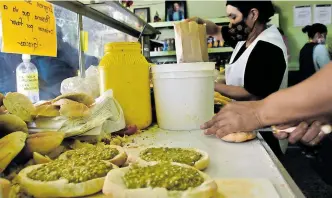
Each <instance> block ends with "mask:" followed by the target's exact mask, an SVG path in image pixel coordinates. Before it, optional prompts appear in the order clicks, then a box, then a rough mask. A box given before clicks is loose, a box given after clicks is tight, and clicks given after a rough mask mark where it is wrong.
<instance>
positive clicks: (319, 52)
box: [313, 44, 330, 70]
mask: <svg viewBox="0 0 332 198" xmlns="http://www.w3.org/2000/svg"><path fill="white" fill-rule="evenodd" d="M313 58H314V63H315V67H316V70H319V69H321V68H322V67H324V65H326V64H328V63H329V62H330V55H329V52H328V51H327V49H326V47H325V45H323V44H319V45H317V46H316V47H315V48H314V52H313Z"/></svg>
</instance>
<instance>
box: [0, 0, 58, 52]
mask: <svg viewBox="0 0 332 198" xmlns="http://www.w3.org/2000/svg"><path fill="white" fill-rule="evenodd" d="M0 6H1V15H2V42H3V43H2V52H9V53H18V54H30V55H39V56H53V57H56V56H57V37H56V24H55V16H54V9H53V5H52V4H50V3H48V2H46V1H31V0H24V1H23V0H22V1H0Z"/></svg>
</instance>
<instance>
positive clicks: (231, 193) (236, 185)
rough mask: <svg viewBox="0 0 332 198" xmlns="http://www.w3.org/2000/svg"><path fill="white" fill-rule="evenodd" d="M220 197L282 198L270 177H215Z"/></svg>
mask: <svg viewBox="0 0 332 198" xmlns="http://www.w3.org/2000/svg"><path fill="white" fill-rule="evenodd" d="M215 181H216V183H217V185H218V198H280V196H279V194H278V193H277V191H276V189H275V188H274V186H273V184H272V183H271V182H270V181H269V180H268V179H215Z"/></svg>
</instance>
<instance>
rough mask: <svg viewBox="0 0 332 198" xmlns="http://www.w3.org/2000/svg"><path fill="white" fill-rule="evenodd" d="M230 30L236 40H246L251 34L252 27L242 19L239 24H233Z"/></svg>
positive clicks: (231, 35)
mask: <svg viewBox="0 0 332 198" xmlns="http://www.w3.org/2000/svg"><path fill="white" fill-rule="evenodd" d="M228 32H229V34H230V37H231V38H232V39H233V40H234V41H245V40H247V38H248V36H249V33H250V28H249V27H248V26H247V25H246V23H245V22H244V20H242V21H241V22H239V23H237V24H232V26H231V27H230V28H229V30H228Z"/></svg>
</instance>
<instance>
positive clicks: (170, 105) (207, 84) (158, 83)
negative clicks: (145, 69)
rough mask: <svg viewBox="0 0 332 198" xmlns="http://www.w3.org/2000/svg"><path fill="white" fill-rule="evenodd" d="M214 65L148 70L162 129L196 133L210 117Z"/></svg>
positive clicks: (178, 66) (160, 67)
mask: <svg viewBox="0 0 332 198" xmlns="http://www.w3.org/2000/svg"><path fill="white" fill-rule="evenodd" d="M214 68H215V63H210V62H202V63H180V64H167V65H156V66H153V67H152V77H153V87H154V97H155V103H156V111H157V120H158V125H159V127H160V128H162V129H166V130H197V129H200V125H202V124H203V123H204V122H206V121H208V120H210V119H211V118H212V116H213V104H214Z"/></svg>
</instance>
